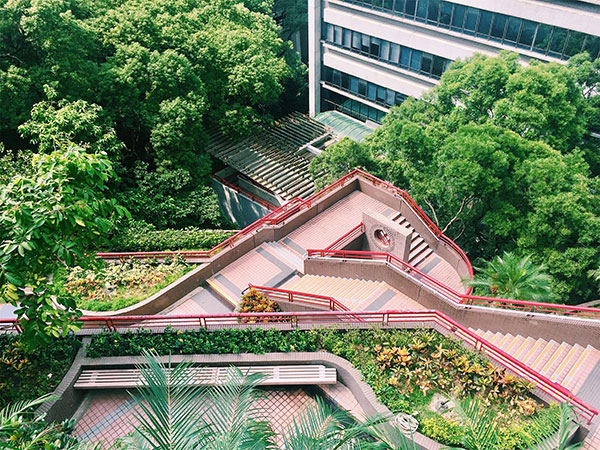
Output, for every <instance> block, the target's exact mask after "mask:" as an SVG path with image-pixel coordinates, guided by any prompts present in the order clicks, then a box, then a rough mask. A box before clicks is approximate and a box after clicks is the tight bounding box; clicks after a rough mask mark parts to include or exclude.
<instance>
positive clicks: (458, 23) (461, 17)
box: [450, 5, 467, 31]
mask: <svg viewBox="0 0 600 450" xmlns="http://www.w3.org/2000/svg"><path fill="white" fill-rule="evenodd" d="M466 12H467V7H466V6H463V5H454V14H453V15H452V26H451V27H450V28H452V29H453V30H455V31H462V28H463V24H464V22H465V13H466Z"/></svg>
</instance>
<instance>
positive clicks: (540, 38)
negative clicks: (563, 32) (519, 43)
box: [533, 24, 552, 53]
mask: <svg viewBox="0 0 600 450" xmlns="http://www.w3.org/2000/svg"><path fill="white" fill-rule="evenodd" d="M550 36H552V27H551V26H550V25H543V24H540V25H539V26H538V29H537V33H536V35H535V42H534V44H533V47H534V48H535V49H536V50H539V51H541V52H544V53H545V52H546V50H547V49H548V44H550Z"/></svg>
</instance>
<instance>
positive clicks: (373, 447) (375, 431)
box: [365, 423, 418, 450]
mask: <svg viewBox="0 0 600 450" xmlns="http://www.w3.org/2000/svg"><path fill="white" fill-rule="evenodd" d="M368 434H369V436H371V437H372V438H374V439H375V442H373V443H369V444H367V445H366V446H365V448H366V449H368V450H417V449H418V447H417V444H416V443H415V441H414V440H413V439H412V436H411V437H410V438H408V437H406V436H405V435H404V433H403V432H402V430H401V429H400V428H399V427H398V426H397V425H393V424H392V423H384V424H381V425H377V426H369V428H368Z"/></svg>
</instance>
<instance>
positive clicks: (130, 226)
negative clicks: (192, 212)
mask: <svg viewBox="0 0 600 450" xmlns="http://www.w3.org/2000/svg"><path fill="white" fill-rule="evenodd" d="M234 233H235V231H229V230H203V229H200V228H198V227H186V228H184V229H182V230H177V229H172V228H167V229H165V230H157V229H156V227H155V226H154V225H152V224H147V223H145V222H141V221H130V222H127V223H126V224H124V225H122V226H121V227H119V230H118V232H117V233H115V234H114V235H113V236H112V238H111V239H110V249H111V250H113V251H120V252H150V251H167V250H210V249H212V248H213V247H215V246H216V245H218V244H220V243H221V242H223V241H224V240H225V239H227V238H229V237H230V236H233V234H234Z"/></svg>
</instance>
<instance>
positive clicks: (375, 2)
mask: <svg viewBox="0 0 600 450" xmlns="http://www.w3.org/2000/svg"><path fill="white" fill-rule="evenodd" d="M382 5H383V1H382V0H373V6H374V7H375V8H381V6H382Z"/></svg>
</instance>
